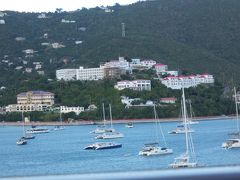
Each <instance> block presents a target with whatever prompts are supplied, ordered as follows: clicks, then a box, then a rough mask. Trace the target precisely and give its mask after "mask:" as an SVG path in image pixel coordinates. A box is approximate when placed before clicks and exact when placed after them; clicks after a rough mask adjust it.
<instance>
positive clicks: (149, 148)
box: [138, 105, 173, 156]
mask: <svg viewBox="0 0 240 180" xmlns="http://www.w3.org/2000/svg"><path fill="white" fill-rule="evenodd" d="M153 107H154V118H155V123H156V125H155V126H156V140H157V143H149V144H145V146H144V147H143V148H142V150H141V151H139V153H138V155H140V156H156V155H167V154H172V153H173V150H172V149H170V148H167V143H166V140H165V136H164V133H163V131H162V127H161V125H160V122H159V121H158V120H157V113H156V107H155V105H154V106H153ZM159 129H160V131H161V135H162V139H163V142H164V145H165V147H161V146H160V145H159V144H160V143H159V142H158V141H159V140H160V138H159V132H158V131H159Z"/></svg>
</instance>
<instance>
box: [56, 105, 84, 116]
mask: <svg viewBox="0 0 240 180" xmlns="http://www.w3.org/2000/svg"><path fill="white" fill-rule="evenodd" d="M60 112H61V113H63V114H65V113H70V112H74V113H75V114H76V115H79V114H80V113H81V112H84V107H79V106H77V107H68V106H60Z"/></svg>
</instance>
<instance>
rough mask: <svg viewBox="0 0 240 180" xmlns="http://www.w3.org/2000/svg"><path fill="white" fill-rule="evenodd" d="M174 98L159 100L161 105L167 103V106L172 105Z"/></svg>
mask: <svg viewBox="0 0 240 180" xmlns="http://www.w3.org/2000/svg"><path fill="white" fill-rule="evenodd" d="M176 100H177V99H176V98H174V97H169V98H160V102H161V103H168V104H174V103H175V102H176Z"/></svg>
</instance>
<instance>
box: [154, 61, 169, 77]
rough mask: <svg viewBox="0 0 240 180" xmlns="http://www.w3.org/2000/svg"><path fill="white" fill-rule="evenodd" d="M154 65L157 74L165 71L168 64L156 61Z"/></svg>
mask: <svg viewBox="0 0 240 180" xmlns="http://www.w3.org/2000/svg"><path fill="white" fill-rule="evenodd" d="M154 67H155V70H156V73H157V74H162V73H166V71H167V70H168V66H167V65H165V64H160V63H158V64H155V65H154Z"/></svg>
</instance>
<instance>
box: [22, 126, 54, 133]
mask: <svg viewBox="0 0 240 180" xmlns="http://www.w3.org/2000/svg"><path fill="white" fill-rule="evenodd" d="M49 132H50V130H49V129H47V128H37V127H36V126H32V128H31V129H28V130H27V131H26V133H27V134H42V133H49Z"/></svg>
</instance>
